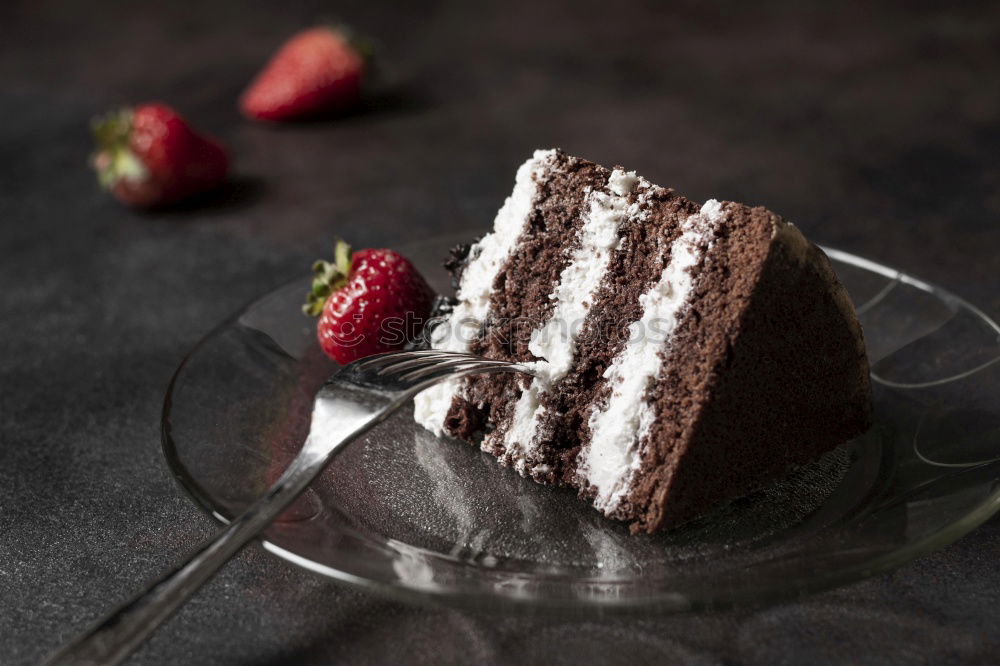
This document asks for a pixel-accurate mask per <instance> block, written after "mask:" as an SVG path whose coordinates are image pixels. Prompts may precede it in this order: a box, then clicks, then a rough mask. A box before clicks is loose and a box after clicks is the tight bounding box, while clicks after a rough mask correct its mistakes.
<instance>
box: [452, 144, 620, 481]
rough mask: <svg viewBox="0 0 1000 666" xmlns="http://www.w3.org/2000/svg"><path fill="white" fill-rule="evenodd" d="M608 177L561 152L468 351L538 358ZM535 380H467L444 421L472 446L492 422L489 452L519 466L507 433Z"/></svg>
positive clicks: (495, 285) (516, 358) (520, 358)
mask: <svg viewBox="0 0 1000 666" xmlns="http://www.w3.org/2000/svg"><path fill="white" fill-rule="evenodd" d="M609 175H610V172H609V171H608V170H607V169H605V168H603V167H599V166H598V165H596V164H594V163H592V162H587V161H585V160H581V159H579V158H572V157H567V156H566V155H565V154H563V153H557V154H556V157H555V161H554V164H553V167H552V170H551V173H550V175H549V176H548V177H547V178H545V179H544V180H542V181H540V182H539V183H538V186H539V190H538V192H537V194H536V198H535V203H534V206H533V209H532V211H531V214H530V216H529V218H528V220H527V226H526V228H525V230H524V231H523V233H522V235H521V237H520V238H519V240H518V243H517V245H516V246H515V248H514V250H513V252H512V253H511V254H510V256H509V257H508V258H507V261H506V262H505V263H504V265H503V267H502V268H501V270H500V272H499V273H498V274H497V276H496V278H495V280H494V283H493V288H492V292H491V295H490V302H489V316H488V318H487V320H486V321H485V322H484V325H483V328H482V330H481V331H480V334H479V335H478V336H477V337H476V338H475V339H474V340H472V341H471V343H470V346H469V351H471V352H472V353H474V354H479V355H481V356H486V357H488V358H495V359H502V360H507V361H534V360H537V359H535V358H534V356H533V355H532V354H531V352H530V351H529V350H528V342H529V340H530V334H531V332H532V331H533V330H534V329H536V328H538V327H540V326H542V325H543V324H544V323H545V322H546V321H547V320H548V319H549V317H550V316H551V314H552V307H553V303H552V301H551V300H550V299H549V294H551V293H552V291H553V290H554V288H555V285H556V284H557V282H558V279H559V275H560V273H561V272H562V271H563V269H564V268H565V267H566V264H567V263H568V262H569V260H570V255H571V253H572V251H573V250H574V249H575V248H576V246H577V245H578V244H579V238H578V232H579V230H580V227H581V226H582V224H583V221H584V213H585V209H584V202H585V198H586V193H587V192H588V191H592V190H598V189H602V188H604V187H605V186H606V185H607V180H608V176H609ZM515 277H516V279H514V278H515ZM508 278H510V279H508ZM529 380H530V378H526V377H518V376H515V375H505V376H503V377H500V376H471V377H468V378H466V379H465V380H463V384H462V387H461V389H460V390H459V391H458V392H457V393H456V395H455V398H454V400H453V402H452V405H451V409H450V410H449V411H448V415H447V416H446V417H445V426H444V427H445V431H446V432H448V433H449V434H451V435H453V436H455V437H458V438H460V439H466V440H473V439H478V438H479V437H481V436H484V435H486V434H487V433H486V432H485V430H486V426H487V424H489V426H490V430H491V432H490V433H489V435H490V436H489V437H488V438H487V439H488V441H487V442H484V448H485V449H486V450H488V451H489V452H490V453H492V454H493V455H495V456H497V457H499V458H500V459H501V460H502V461H503V462H507V463H510V462H512V461H511V460H510V459H509V458H505V454H506V447H505V446H504V445H503V432H505V430H506V428H507V426H508V424H509V421H510V417H511V413H510V412H511V408H512V407H513V405H514V401H512V400H511V396H519V395H520V393H521V386H522V384H523V383H524V382H525V381H529Z"/></svg>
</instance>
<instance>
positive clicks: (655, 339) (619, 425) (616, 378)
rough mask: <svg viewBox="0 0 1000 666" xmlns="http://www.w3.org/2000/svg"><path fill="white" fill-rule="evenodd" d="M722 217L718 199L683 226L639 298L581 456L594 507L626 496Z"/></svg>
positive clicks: (592, 416) (609, 507)
mask: <svg viewBox="0 0 1000 666" xmlns="http://www.w3.org/2000/svg"><path fill="white" fill-rule="evenodd" d="M721 218H722V206H721V204H720V203H719V202H718V201H715V200H714V199H713V200H711V201H708V202H707V203H706V204H705V205H704V206H702V208H701V212H700V213H696V214H694V215H690V216H688V218H687V219H686V220H685V221H684V222H683V223H682V232H681V235H680V237H678V238H677V240H675V241H674V242H673V244H672V245H671V248H670V263H669V264H668V265H667V266H666V268H664V270H663V273H662V274H661V275H660V279H659V280H658V281H657V283H656V284H655V285H654V286H653V287H652V288H651V289H650V290H649V291H647V292H646V293H644V294H643V295H642V296H640V297H639V303H640V305H642V317H641V318H640V319H639V321H636V322H633V323H632V324H631V325H630V326H629V341H628V343H627V344H626V345H625V348H624V349H623V350H622V351H621V352H620V353H619V354H618V356H617V357H615V360H614V361H613V362H612V363H611V365H610V366H609V367H608V369H607V370H605V372H604V377H605V378H606V379H607V380H608V383H609V385H610V386H611V395H610V397H609V398H608V401H607V404H605V405H604V407H603V408H602V409H599V408H595V409H594V410H593V411H592V412H591V414H590V416H589V419H588V422H589V425H590V435H591V438H590V443H589V445H587V446H586V447H584V448H583V450H582V451H581V452H580V458H579V461H578V463H579V466H578V474H579V475H580V477H581V480H582V481H583V485H584V486H593V487H594V488H596V491H597V497H596V498H595V500H594V506H596V507H597V508H598V509H600V510H602V511H604V512H605V513H608V512H611V511H614V510H615V508H617V506H618V505H619V503H620V502H621V500H622V498H623V497H624V496H625V495H626V494H627V492H628V490H629V488H630V486H631V482H632V477H633V475H634V474H635V471H636V469H638V467H639V463H640V457H639V442H641V441H642V440H643V439H644V438H645V436H646V435H647V434H648V432H649V429H650V426H651V425H652V423H653V420H654V418H655V414H654V413H653V409H652V407H651V406H650V405H649V404H648V403H647V402H646V401H645V400H644V397H645V395H646V391H647V390H648V389H649V387H650V386H651V385H652V384H653V382H655V381H656V380H657V379H659V375H660V369H661V366H662V365H663V364H662V361H661V358H660V352H661V351H662V350H663V349H666V348H668V347H669V346H670V341H671V339H672V337H673V334H674V332H675V330H676V328H677V324H678V323H679V321H680V318H679V315H680V314H681V312H682V311H683V309H684V308H685V307H686V305H687V301H688V297H689V296H690V294H691V289H692V287H693V282H694V281H693V278H692V276H691V272H690V271H691V268H693V267H694V266H696V265H698V263H700V262H701V260H702V257H703V256H704V251H705V249H706V248H705V247H704V244H705V240H706V239H707V238H709V236H710V234H711V231H712V229H713V227H714V226H715V225H716V224H717V223H718V222H719V220H720V219H721Z"/></svg>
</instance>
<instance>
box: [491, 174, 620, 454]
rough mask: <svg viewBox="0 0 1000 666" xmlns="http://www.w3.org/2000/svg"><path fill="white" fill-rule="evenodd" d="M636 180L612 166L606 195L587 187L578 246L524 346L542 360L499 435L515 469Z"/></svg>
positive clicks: (531, 441)
mask: <svg viewBox="0 0 1000 666" xmlns="http://www.w3.org/2000/svg"><path fill="white" fill-rule="evenodd" d="M638 182H639V179H638V177H637V176H636V175H635V173H634V172H624V171H621V170H619V169H616V170H614V171H613V172H612V173H611V176H610V177H609V179H608V189H609V190H610V191H611V194H607V193H605V192H600V191H592V192H590V193H588V194H587V195H586V199H585V203H586V204H587V214H586V218H585V219H584V221H583V225H582V226H581V227H580V230H579V231H578V232H577V239H578V241H579V245H578V246H577V248H576V249H575V250H574V251H573V253H572V255H571V257H570V261H569V263H568V264H567V265H566V268H564V269H563V271H562V273H561V274H560V275H559V282H558V283H557V284H556V287H555V290H554V291H553V292H552V293H551V294H549V299H550V300H551V301H553V302H554V306H553V310H552V315H551V318H550V319H549V320H548V321H547V322H546V323H545V324H544V325H542V326H541V327H539V328H537V329H535V330H534V331H533V332H532V334H531V340H530V342H529V343H528V350H529V351H530V352H531V353H532V354H534V355H535V356H536V357H538V358H539V359H541V360H540V361H539V362H537V363H535V364H533V370H534V371H535V377H534V379H533V380H532V382H531V384H530V385H529V386H528V387H527V388H525V389H524V390H523V391H522V393H521V397H520V398H519V399H518V401H517V402H516V403H515V405H514V415H513V418H512V419H511V422H510V426H509V427H508V428H507V430H506V431H505V433H504V447H505V449H506V451H507V453H508V455H512V456H514V457H515V459H516V463H515V466H516V467H517V468H518V470H521V471H523V470H524V465H525V460H524V456H525V455H527V454H529V453H530V452H531V451H533V450H534V449H535V448H536V447H537V439H536V430H537V428H538V425H539V423H540V422H541V420H542V417H543V416H544V415H545V412H546V408H545V406H544V405H542V404H541V397H542V395H543V394H545V393H546V392H548V391H549V390H550V389H551V388H552V386H553V385H555V384H556V383H557V382H559V380H561V379H562V378H563V377H565V376H566V373H567V372H569V370H570V368H571V367H572V363H573V357H574V354H575V351H576V339H577V337H578V336H579V334H580V330H581V329H582V328H583V322H584V319H586V317H587V314H588V312H589V311H590V308H591V306H592V304H593V299H594V296H595V295H596V293H597V290H598V289H599V288H600V286H601V283H602V282H603V281H604V277H605V275H606V274H607V271H608V264H609V263H610V261H611V254H612V252H613V251H614V250H615V248H617V246H618V244H619V242H620V241H619V238H618V230H619V228H620V227H621V225H622V223H623V222H625V220H627V219H628V217H629V215H630V214H631V215H638V212H639V205H638V203H637V204H633V205H632V206H631V207H630V206H629V203H628V195H629V194H630V193H631V192H632V190H633V189H635V187H636V185H637V184H638Z"/></svg>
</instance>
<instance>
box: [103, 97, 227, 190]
mask: <svg viewBox="0 0 1000 666" xmlns="http://www.w3.org/2000/svg"><path fill="white" fill-rule="evenodd" d="M93 128H94V139H95V140H96V142H97V153H96V154H95V155H94V157H93V165H94V168H95V169H96V170H97V177H98V180H99V182H100V183H101V185H102V186H103V187H105V188H107V189H109V190H111V192H112V193H113V194H114V195H115V196H116V197H118V199H119V200H120V201H122V202H123V203H125V204H128V205H129V206H137V207H141V208H146V207H152V206H163V205H169V204H173V203H177V202H179V201H181V200H183V199H187V198H189V197H191V196H194V195H196V194H201V193H202V192H207V191H208V190H212V189H215V188H217V187H218V186H219V185H221V184H222V183H223V182H224V181H225V179H226V172H227V171H228V169H229V157H228V156H227V155H226V151H225V150H224V149H223V148H222V145H221V144H219V142H218V141H216V140H215V139H212V138H210V137H207V136H203V135H201V134H198V133H197V132H195V131H194V130H193V129H192V128H191V126H190V125H188V123H187V121H186V120H184V118H182V117H181V116H180V115H179V114H178V113H177V112H176V111H174V110H173V109H171V108H170V107H169V106H166V105H165V104H143V105H141V106H137V107H135V108H134V109H122V110H121V111H116V112H114V113H111V114H109V115H107V116H105V117H103V118H99V119H96V120H95V121H94V123H93Z"/></svg>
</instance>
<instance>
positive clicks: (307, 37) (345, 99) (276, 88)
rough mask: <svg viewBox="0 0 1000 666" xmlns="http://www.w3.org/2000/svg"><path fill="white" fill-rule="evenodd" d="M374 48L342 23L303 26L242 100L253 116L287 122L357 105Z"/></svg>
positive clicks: (257, 78)
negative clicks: (326, 25)
mask: <svg viewBox="0 0 1000 666" xmlns="http://www.w3.org/2000/svg"><path fill="white" fill-rule="evenodd" d="M370 53H371V49H370V47H369V46H368V44H367V42H365V41H364V40H362V39H359V38H358V37H357V36H356V35H354V34H353V33H352V32H351V31H350V30H349V29H347V28H344V27H316V28H310V29H308V30H303V31H302V32H299V33H297V34H296V35H294V36H292V38H291V39H289V40H288V41H287V42H285V43H284V44H283V45H282V46H281V48H280V49H278V52H277V53H275V54H274V56H273V57H272V58H271V60H270V61H269V62H268V63H267V65H266V66H265V67H264V69H263V70H262V71H261V72H260V73H259V74H258V75H257V77H256V78H255V79H254V81H253V82H252V83H251V84H250V86H249V87H248V88H247V89H246V91H245V92H244V93H243V95H242V96H241V98H240V110H241V111H242V112H243V115H245V116H246V117H248V118H252V119H254V120H267V121H283V120H298V119H303V118H310V117H316V116H321V115H324V114H327V113H332V112H336V111H344V110H346V109H349V108H350V107H352V106H354V105H355V104H357V102H358V100H359V99H360V97H361V86H362V83H363V81H364V78H365V76H366V74H367V73H368V71H369V66H368V59H369V56H370Z"/></svg>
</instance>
